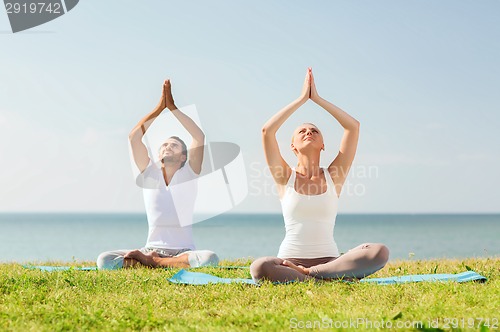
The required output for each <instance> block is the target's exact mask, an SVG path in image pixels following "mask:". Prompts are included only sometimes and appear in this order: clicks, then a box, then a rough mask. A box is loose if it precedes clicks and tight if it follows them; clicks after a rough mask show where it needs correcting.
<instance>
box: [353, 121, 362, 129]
mask: <svg viewBox="0 0 500 332" xmlns="http://www.w3.org/2000/svg"><path fill="white" fill-rule="evenodd" d="M360 125H361V124H360V123H359V121H358V120H356V119H354V121H353V124H352V128H351V129H352V130H356V131H359V127H360Z"/></svg>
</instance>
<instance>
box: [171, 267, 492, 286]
mask: <svg viewBox="0 0 500 332" xmlns="http://www.w3.org/2000/svg"><path fill="white" fill-rule="evenodd" d="M474 280H479V281H483V282H484V281H486V280H487V279H486V278H485V277H483V276H482V275H480V274H478V273H476V272H474V271H467V272H463V273H459V274H415V275H407V276H400V277H388V278H372V279H361V280H360V282H365V283H375V284H379V285H389V284H405V283H409V282H421V281H428V282H432V281H457V282H466V281H474ZM168 281H170V282H172V283H176V284H186V285H208V284H229V283H233V282H235V283H245V284H251V285H257V284H256V283H255V282H254V281H253V280H252V279H242V278H235V279H232V278H219V277H216V276H214V275H211V274H206V273H200V272H188V271H186V270H180V271H179V272H177V273H176V274H175V275H174V276H172V277H171V278H170V279H168Z"/></svg>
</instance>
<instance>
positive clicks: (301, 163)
mask: <svg viewBox="0 0 500 332" xmlns="http://www.w3.org/2000/svg"><path fill="white" fill-rule="evenodd" d="M297 158H298V162H297V168H296V171H297V172H299V173H301V174H303V175H305V176H307V177H309V178H311V177H313V176H318V175H319V174H320V172H321V168H320V166H319V156H317V157H310V156H306V155H302V154H301V155H298V156H297Z"/></svg>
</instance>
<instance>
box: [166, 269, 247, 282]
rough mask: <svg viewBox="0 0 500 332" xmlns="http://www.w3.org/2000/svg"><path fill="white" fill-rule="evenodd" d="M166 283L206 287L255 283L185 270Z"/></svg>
mask: <svg viewBox="0 0 500 332" xmlns="http://www.w3.org/2000/svg"><path fill="white" fill-rule="evenodd" d="M168 281H170V282H173V283H175V284H187V285H208V284H230V283H243V284H252V285H256V283H255V282H254V281H253V280H252V279H243V278H219V277H216V276H213V275H211V274H206V273H201V272H188V271H186V270H180V271H179V272H177V273H176V274H175V275H174V276H172V278H170V279H168Z"/></svg>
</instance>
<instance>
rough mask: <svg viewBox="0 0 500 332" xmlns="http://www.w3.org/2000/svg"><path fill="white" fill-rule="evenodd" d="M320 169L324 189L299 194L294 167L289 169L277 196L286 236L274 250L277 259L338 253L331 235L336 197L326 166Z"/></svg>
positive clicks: (316, 256)
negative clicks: (322, 191)
mask: <svg viewBox="0 0 500 332" xmlns="http://www.w3.org/2000/svg"><path fill="white" fill-rule="evenodd" d="M322 169H323V174H324V176H325V178H326V183H327V189H326V192H325V193H323V194H319V195H303V194H299V193H298V192H297V191H296V190H295V178H296V173H295V169H292V174H291V175H290V179H288V183H287V184H286V188H285V193H284V195H283V197H282V198H281V208H282V210H283V218H284V221H285V229H286V235H285V239H284V240H283V242H282V243H281V246H280V249H279V252H278V257H279V258H319V257H338V256H339V250H338V248H337V244H336V243H335V240H334V238H333V228H334V227H335V218H336V217H337V210H338V200H339V199H338V196H337V191H336V190H335V185H334V183H333V180H332V177H331V176H330V173H329V172H328V169H326V168H322Z"/></svg>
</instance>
